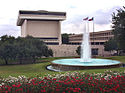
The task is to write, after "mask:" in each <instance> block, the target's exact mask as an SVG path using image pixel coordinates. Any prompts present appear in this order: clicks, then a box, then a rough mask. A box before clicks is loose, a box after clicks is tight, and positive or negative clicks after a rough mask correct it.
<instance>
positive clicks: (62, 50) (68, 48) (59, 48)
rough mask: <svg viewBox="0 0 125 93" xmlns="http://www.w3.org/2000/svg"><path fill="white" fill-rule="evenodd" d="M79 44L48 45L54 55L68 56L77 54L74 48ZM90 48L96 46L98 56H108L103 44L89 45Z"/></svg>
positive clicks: (108, 53)
mask: <svg viewBox="0 0 125 93" xmlns="http://www.w3.org/2000/svg"><path fill="white" fill-rule="evenodd" d="M78 46H79V45H48V47H49V48H51V49H52V50H53V54H54V57H68V56H78V54H77V53H76V49H77V47H78ZM91 48H98V56H110V55H111V53H110V52H106V51H104V46H103V45H99V46H91Z"/></svg>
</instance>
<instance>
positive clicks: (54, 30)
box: [17, 10, 113, 57]
mask: <svg viewBox="0 0 125 93" xmlns="http://www.w3.org/2000/svg"><path fill="white" fill-rule="evenodd" d="M65 19H66V12H53V11H44V10H39V11H27V10H20V11H19V15H18V20H17V25H18V26H21V37H26V36H28V35H30V36H33V37H35V38H38V39H40V40H42V41H44V42H45V43H46V44H47V45H48V47H49V48H51V49H52V50H53V54H54V57H62V56H63V57H64V56H78V54H77V53H76V49H77V47H78V46H80V44H81V42H82V36H83V35H82V34H75V35H70V36H69V42H70V43H69V44H62V40H61V21H63V20H65ZM112 37H113V35H112V31H111V30H107V31H100V32H94V33H92V32H91V33H90V43H91V48H92V55H97V56H104V55H110V53H109V52H106V51H104V42H106V41H107V40H109V39H110V38H112Z"/></svg>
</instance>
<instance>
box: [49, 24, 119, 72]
mask: <svg viewBox="0 0 125 93" xmlns="http://www.w3.org/2000/svg"><path fill="white" fill-rule="evenodd" d="M88 25H89V24H88V22H85V24H84V36H83V40H82V44H81V58H79V59H60V60H54V61H52V62H51V65H50V66H47V69H49V70H53V71H70V70H82V69H94V68H96V69H98V68H113V67H120V66H121V62H119V61H116V60H108V59H93V58H91V45H90V43H89V26H88Z"/></svg>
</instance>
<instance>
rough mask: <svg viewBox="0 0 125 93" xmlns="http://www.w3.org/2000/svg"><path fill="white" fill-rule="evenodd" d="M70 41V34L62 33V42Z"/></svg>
mask: <svg viewBox="0 0 125 93" xmlns="http://www.w3.org/2000/svg"><path fill="white" fill-rule="evenodd" d="M68 43H69V34H66V33H64V34H62V44H68Z"/></svg>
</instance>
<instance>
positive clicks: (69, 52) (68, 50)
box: [48, 44, 79, 57]
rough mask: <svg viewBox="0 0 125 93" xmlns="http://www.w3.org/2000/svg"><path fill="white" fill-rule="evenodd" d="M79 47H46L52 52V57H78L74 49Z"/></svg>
mask: <svg viewBox="0 0 125 93" xmlns="http://www.w3.org/2000/svg"><path fill="white" fill-rule="evenodd" d="M78 46H79V45H64V44H63V45H48V47H49V48H51V49H52V50H53V54H54V55H53V56H54V57H68V56H78V55H77V53H76V49H77V47H78Z"/></svg>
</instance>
